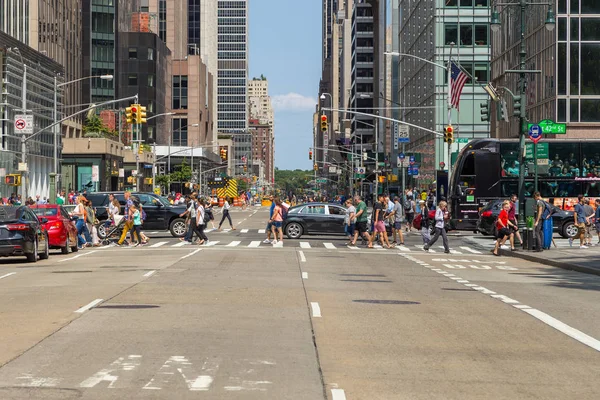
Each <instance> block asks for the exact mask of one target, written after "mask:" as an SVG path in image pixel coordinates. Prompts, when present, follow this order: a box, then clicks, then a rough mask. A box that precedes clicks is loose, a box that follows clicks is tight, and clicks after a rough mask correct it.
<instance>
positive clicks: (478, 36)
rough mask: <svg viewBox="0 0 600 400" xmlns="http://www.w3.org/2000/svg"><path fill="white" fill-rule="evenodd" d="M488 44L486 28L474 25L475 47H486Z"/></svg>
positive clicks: (485, 26)
mask: <svg viewBox="0 0 600 400" xmlns="http://www.w3.org/2000/svg"><path fill="white" fill-rule="evenodd" d="M487 44H488V26H487V25H475V45H477V46H487Z"/></svg>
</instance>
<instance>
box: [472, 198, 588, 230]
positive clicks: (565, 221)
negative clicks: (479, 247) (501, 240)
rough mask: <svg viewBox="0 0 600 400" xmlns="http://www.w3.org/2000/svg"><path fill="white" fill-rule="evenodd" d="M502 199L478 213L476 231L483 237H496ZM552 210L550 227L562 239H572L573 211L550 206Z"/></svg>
mask: <svg viewBox="0 0 600 400" xmlns="http://www.w3.org/2000/svg"><path fill="white" fill-rule="evenodd" d="M503 201H504V199H496V200H492V201H490V202H489V203H487V204H486V205H485V206H484V207H483V208H482V209H481V211H480V212H479V219H478V220H477V230H478V231H479V232H481V233H482V234H483V235H492V236H494V237H496V236H497V234H498V233H497V231H496V220H497V219H498V215H500V211H501V209H502V202H503ZM550 209H551V210H552V225H553V228H554V232H557V233H558V234H559V235H560V236H562V237H563V238H572V237H575V235H576V234H577V227H576V226H575V223H574V222H573V211H564V210H561V209H560V208H558V207H555V206H553V205H550Z"/></svg>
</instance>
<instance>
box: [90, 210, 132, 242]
mask: <svg viewBox="0 0 600 400" xmlns="http://www.w3.org/2000/svg"><path fill="white" fill-rule="evenodd" d="M116 217H118V218H117V219H115V220H114V221H111V220H106V221H101V222H99V223H98V225H96V229H97V230H98V237H99V238H100V240H101V241H102V245H103V246H107V245H109V244H110V243H111V242H116V241H118V240H119V238H120V237H121V234H122V233H123V226H124V225H125V218H124V217H123V216H122V215H116Z"/></svg>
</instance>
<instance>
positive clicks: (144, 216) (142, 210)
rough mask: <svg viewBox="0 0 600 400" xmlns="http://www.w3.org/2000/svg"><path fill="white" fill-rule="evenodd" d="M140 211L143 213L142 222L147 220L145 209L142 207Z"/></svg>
mask: <svg viewBox="0 0 600 400" xmlns="http://www.w3.org/2000/svg"><path fill="white" fill-rule="evenodd" d="M140 211H141V212H142V221H145V220H146V211H144V207H140Z"/></svg>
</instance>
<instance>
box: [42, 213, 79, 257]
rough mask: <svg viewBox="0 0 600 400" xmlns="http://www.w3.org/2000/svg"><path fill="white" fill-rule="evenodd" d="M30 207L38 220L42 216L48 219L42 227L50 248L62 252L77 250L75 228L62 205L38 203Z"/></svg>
mask: <svg viewBox="0 0 600 400" xmlns="http://www.w3.org/2000/svg"><path fill="white" fill-rule="evenodd" d="M30 208H31V210H32V211H33V212H34V213H35V214H36V215H37V217H38V219H39V220H40V221H41V220H42V218H46V219H47V220H48V222H46V223H45V224H44V228H46V231H48V241H49V242H50V248H51V249H60V250H61V251H62V253H63V254H69V252H71V251H73V252H76V251H77V250H78V248H77V228H76V227H75V223H74V222H73V221H72V220H71V216H70V215H69V213H68V212H67V211H66V210H65V209H64V208H63V207H62V206H59V205H57V204H38V205H32V206H31V207H30Z"/></svg>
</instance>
